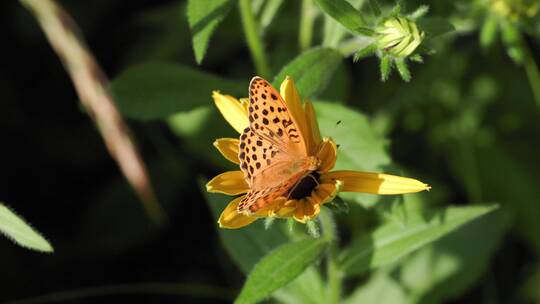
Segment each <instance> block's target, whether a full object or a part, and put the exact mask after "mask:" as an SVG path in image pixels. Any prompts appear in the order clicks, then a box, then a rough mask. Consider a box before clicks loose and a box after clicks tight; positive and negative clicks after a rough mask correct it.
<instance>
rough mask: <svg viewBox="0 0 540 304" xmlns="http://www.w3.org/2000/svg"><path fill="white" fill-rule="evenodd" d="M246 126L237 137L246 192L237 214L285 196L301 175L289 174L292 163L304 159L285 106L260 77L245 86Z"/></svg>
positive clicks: (303, 149)
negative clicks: (246, 99) (247, 124)
mask: <svg viewBox="0 0 540 304" xmlns="http://www.w3.org/2000/svg"><path fill="white" fill-rule="evenodd" d="M249 122H250V124H249V127H248V128H246V129H245V130H244V132H243V133H242V135H241V136H240V149H239V155H238V157H239V159H240V168H241V170H242V171H243V172H244V177H245V178H246V181H247V182H248V184H249V186H250V192H249V193H248V194H247V195H246V197H245V198H244V199H243V200H242V202H241V203H240V204H239V205H238V210H239V212H256V211H257V210H258V209H260V208H262V207H264V206H265V205H266V204H267V203H268V202H270V201H272V200H273V199H275V198H277V197H279V196H281V195H282V194H283V193H284V192H286V191H287V190H288V189H289V188H290V187H291V186H292V185H294V183H295V182H296V181H297V180H298V179H299V178H300V177H301V175H303V174H304V172H301V171H297V170H296V171H295V170H292V168H294V167H295V162H296V161H297V160H298V159H301V158H305V157H307V156H308V153H307V150H306V145H305V140H304V138H303V134H302V133H301V132H300V129H299V128H298V127H297V124H296V122H295V121H294V119H293V117H292V116H291V115H290V114H289V110H288V109H287V104H286V103H285V101H284V100H283V99H282V98H281V96H280V94H279V93H278V92H277V91H276V89H274V88H273V87H272V85H270V84H269V83H268V82H267V81H266V80H264V79H262V78H260V77H254V78H253V79H252V80H251V83H250V85H249ZM248 210H249V211H248Z"/></svg>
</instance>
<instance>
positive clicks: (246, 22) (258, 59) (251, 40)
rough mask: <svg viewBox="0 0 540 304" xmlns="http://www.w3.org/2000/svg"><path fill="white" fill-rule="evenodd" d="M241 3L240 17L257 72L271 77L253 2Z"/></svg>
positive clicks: (241, 0) (241, 1)
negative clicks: (252, 7)
mask: <svg viewBox="0 0 540 304" xmlns="http://www.w3.org/2000/svg"><path fill="white" fill-rule="evenodd" d="M239 1H240V3H239V4H240V15H241V16H242V25H243V27H244V33H245V34H246V39H247V44H248V47H249V51H250V52H251V57H252V58H253V62H254V63H255V70H256V71H257V73H258V74H259V75H260V76H262V77H267V76H269V75H270V68H269V67H268V61H267V58H266V54H265V53H264V49H263V45H262V39H261V35H260V32H259V25H258V24H257V21H256V20H255V16H254V15H253V10H252V9H251V1H249V0H239Z"/></svg>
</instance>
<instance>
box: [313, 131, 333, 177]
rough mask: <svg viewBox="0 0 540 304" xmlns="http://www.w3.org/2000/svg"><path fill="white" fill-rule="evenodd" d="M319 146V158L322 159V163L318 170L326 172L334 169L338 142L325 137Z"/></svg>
mask: <svg viewBox="0 0 540 304" xmlns="http://www.w3.org/2000/svg"><path fill="white" fill-rule="evenodd" d="M319 147H320V148H319V151H318V152H317V158H318V159H319V160H320V161H321V164H320V165H319V169H318V170H317V171H319V172H322V173H326V172H328V171H330V170H332V168H334V165H335V164H336V159H337V148H336V143H335V142H334V141H333V140H332V139H331V138H328V137H325V138H324V139H323V141H322V142H321V145H320V146H319Z"/></svg>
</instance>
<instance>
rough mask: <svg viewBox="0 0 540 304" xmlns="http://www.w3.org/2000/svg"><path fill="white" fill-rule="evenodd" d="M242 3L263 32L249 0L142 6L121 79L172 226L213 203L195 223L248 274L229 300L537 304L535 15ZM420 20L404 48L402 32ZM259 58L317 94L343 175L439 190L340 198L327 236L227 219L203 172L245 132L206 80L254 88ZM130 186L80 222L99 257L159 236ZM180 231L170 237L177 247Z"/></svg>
mask: <svg viewBox="0 0 540 304" xmlns="http://www.w3.org/2000/svg"><path fill="white" fill-rule="evenodd" d="M248 3H249V4H250V5H251V6H250V7H249V9H250V10H251V11H250V12H249V13H251V14H252V17H254V20H255V22H256V25H255V27H253V28H250V26H251V25H250V24H251V23H250V22H249V20H248V22H246V20H245V18H246V15H245V13H246V12H245V10H246V9H247V8H245V7H243V8H242V7H241V6H239V1H231V0H188V1H168V2H167V3H166V4H163V5H157V4H155V5H151V6H149V7H148V8H145V9H144V10H143V11H142V12H141V13H140V14H138V15H133V20H134V21H133V23H134V24H136V25H137V27H138V28H140V29H141V34H140V35H138V36H136V37H137V38H136V39H135V38H133V40H132V42H131V45H130V47H129V48H126V50H125V51H123V53H122V58H121V60H120V61H119V62H120V63H119V68H118V69H119V71H118V72H117V73H116V71H115V73H114V75H112V76H113V77H112V78H113V80H112V82H111V88H112V90H113V93H114V95H115V98H116V101H117V105H118V107H119V109H120V111H121V112H122V114H123V115H124V116H125V117H126V118H128V120H129V122H130V123H131V124H132V125H134V130H135V136H136V137H138V138H140V139H141V145H142V146H143V151H147V150H152V151H153V152H152V153H151V154H152V155H153V156H152V157H151V160H150V166H149V167H150V168H151V171H152V178H153V180H154V182H155V183H156V184H158V187H157V188H158V193H159V195H160V198H161V201H162V203H163V204H164V205H165V206H166V209H167V210H168V211H169V213H170V214H171V215H173V216H172V218H173V220H174V215H175V214H177V213H182V212H183V210H184V209H186V208H187V207H186V205H188V204H197V206H203V207H201V208H205V211H204V212H206V211H208V210H206V208H207V207H208V209H209V211H208V212H206V213H205V214H207V217H206V220H207V221H206V222H204V221H201V222H200V223H197V225H206V226H208V225H212V227H211V229H214V228H215V229H216V231H217V232H215V233H216V234H217V236H218V238H219V240H220V245H218V247H217V248H219V249H218V253H217V256H216V263H218V264H219V265H220V266H221V267H222V269H223V270H221V271H222V272H224V273H225V276H226V277H227V276H230V277H232V278H235V277H238V276H239V274H238V270H239V271H240V273H241V276H240V277H241V279H240V281H235V280H234V279H231V282H228V284H229V285H230V286H232V287H234V288H237V289H238V292H237V294H238V295H239V297H238V298H237V303H253V302H257V301H260V300H263V299H269V300H268V301H270V302H277V303H333V302H334V303H338V302H339V303H347V304H353V303H398V304H399V303H448V302H451V303H454V302H458V303H464V302H465V303H468V302H474V303H477V302H483V303H528V302H538V301H539V300H540V293H539V292H538V289H539V288H540V286H539V284H540V279H539V275H538V273H539V268H538V257H539V254H540V221H539V220H538V219H539V218H540V190H539V188H538V182H539V181H540V174H539V172H540V162H538V161H537V157H538V155H539V153H540V140H539V139H540V124H539V123H538V115H539V114H540V95H539V93H537V92H540V91H539V90H540V77H538V75H539V73H538V68H537V66H536V63H537V62H539V60H540V58H539V56H538V54H540V44H539V41H540V17H539V16H538V14H537V13H535V14H517V13H514V12H513V11H512V13H508V14H506V13H501V5H510V4H512V3H514V2H513V1H512V0H497V1H495V0H493V1H490V0H477V1H423V2H420V1H413V0H410V1H397V2H394V1H390V0H388V1H383V0H380V1H375V0H370V1H362V0H339V1H338V0H304V1H277V0H254V1H248ZM524 3H525V4H522V5H534V3H533V4H528V2H526V1H525V2H524ZM66 5H67V4H66ZM126 5H127V4H126ZM68 8H69V6H68ZM533 8H534V7H533ZM241 10H244V11H241ZM530 11H533V10H532V9H531V10H527V12H530ZM81 15H84V14H81ZM248 17H249V16H248ZM243 18H244V22H242V19H243ZM389 18H398V19H397V20H403V23H400V26H403V27H404V28H400V30H402V31H400V32H399V33H398V34H399V39H398V40H399V41H394V40H395V39H394V38H395V37H391V38H392V39H391V41H390V42H389V41H388V40H382V39H388V36H387V37H386V38H384V37H381V36H380V33H379V34H377V29H380V26H381V25H383V24H384V22H385V21H387V20H389ZM411 24H414V26H417V27H418V28H417V30H415V29H414V27H411ZM82 29H83V32H84V31H85V24H84V23H82ZM420 32H425V35H426V36H425V39H424V37H423V36H422V39H417V40H416V42H418V45H413V46H414V47H411V43H413V41H414V39H413V38H412V36H408V34H407V33H409V34H410V35H413V34H418V37H416V38H419V37H420V35H419V34H420ZM250 33H251V34H250ZM404 33H405V34H404ZM253 34H255V35H253ZM499 34H500V37H499V36H498V35H499ZM250 35H251V36H250ZM497 38H500V39H497ZM403 41H404V42H403ZM416 42H415V43H416ZM399 43H402V44H401V45H400V44H399ZM406 44H408V45H406ZM398 45H400V46H399V48H398ZM407 46H409V48H407ZM404 50H407V51H406V52H404ZM410 62H414V63H415V64H413V65H409V63H410ZM264 66H267V67H268V71H264V70H265V68H264ZM261 67H262V68H261ZM394 68H395V69H396V71H397V73H399V75H400V76H401V78H402V79H400V78H398V77H392V76H391V72H392V70H393V69H394ZM261 69H262V70H263V71H264V72H265V73H268V75H265V76H266V77H267V78H268V80H269V81H271V83H272V84H273V85H274V86H276V87H279V85H280V83H281V81H282V80H283V79H284V78H285V77H286V76H291V77H292V78H293V79H294V80H295V81H296V84H297V86H298V90H299V92H300V94H301V95H302V98H304V99H306V100H307V99H309V100H311V101H313V103H314V106H315V109H316V113H317V117H318V122H319V126H320V129H321V133H322V135H323V136H328V137H332V138H333V139H334V141H335V142H336V143H337V144H338V145H339V148H338V160H337V163H336V169H340V170H341V169H346V170H358V171H369V172H385V173H390V174H396V175H403V176H411V177H414V178H418V179H420V180H422V181H424V182H427V183H429V184H430V185H432V186H433V188H432V190H431V191H430V192H424V193H420V194H412V195H404V196H384V197H383V196H374V195H368V194H357V193H343V194H340V198H339V199H340V201H339V202H336V203H335V206H342V204H343V202H345V203H346V204H347V208H338V209H340V210H342V211H345V210H346V212H331V210H330V208H324V209H325V210H324V211H323V214H324V215H323V217H324V216H326V217H327V218H326V219H325V218H322V219H320V220H318V221H317V222H314V223H312V224H311V225H315V226H313V227H312V228H314V229H320V236H319V237H318V238H314V237H313V235H314V233H311V234H310V233H309V232H308V229H307V227H305V226H304V225H302V224H298V223H296V224H295V223H290V222H287V221H285V220H281V219H276V220H275V221H273V222H267V223H266V225H265V223H264V222H263V221H262V220H259V221H257V222H255V223H253V224H252V225H250V226H248V227H246V228H242V229H240V230H220V229H219V228H218V227H217V224H216V223H215V222H216V221H217V219H218V218H219V214H220V212H221V211H222V210H223V209H224V208H225V206H226V205H227V203H228V202H229V201H230V200H231V199H232V198H230V197H226V196H224V195H220V194H211V193H206V191H205V188H204V181H206V180H207V179H208V178H211V177H212V176H213V175H215V174H217V173H219V172H222V171H225V170H237V169H238V168H235V166H234V165H232V164H230V163H228V162H227V161H225V160H223V159H222V157H221V156H220V155H219V153H218V152H217V151H216V150H215V149H214V147H213V146H212V143H213V141H214V140H215V139H216V138H220V137H238V134H236V133H235V132H234V130H233V129H232V128H230V126H228V125H227V123H226V121H225V120H224V119H223V118H222V117H221V115H220V113H219V112H218V111H217V109H216V108H215V107H214V103H213V101H212V98H211V95H212V91H214V90H218V91H220V92H221V93H223V94H228V95H233V96H235V97H238V98H244V97H247V96H246V95H247V94H248V88H247V87H248V83H249V80H250V79H251V77H253V76H254V75H256V74H257V73H261ZM381 80H382V81H381ZM404 80H405V81H404ZM145 153H148V152H145ZM125 188H127V187H125V185H120V184H119V182H118V181H115V182H111V183H109V184H108V185H107V187H103V188H102V189H101V192H100V193H103V195H94V196H92V200H93V201H95V204H93V205H92V207H91V208H90V207H89V208H88V209H89V210H88V212H87V214H86V215H85V216H84V217H83V218H84V220H83V221H82V222H83V223H84V227H85V228H81V229H80V231H78V233H80V234H79V235H81V236H82V237H83V238H84V239H85V240H91V243H92V244H93V246H90V247H92V248H86V249H85V250H88V252H90V253H91V254H95V255H96V256H106V255H107V254H108V248H116V250H118V251H119V252H127V251H129V250H128V249H129V248H133V247H136V246H143V245H140V244H144V241H142V240H147V239H148V240H150V239H153V238H157V236H156V235H157V234H158V232H156V231H154V230H153V228H148V227H147V226H148V225H149V224H148V223H147V222H144V221H145V219H144V217H143V216H142V214H141V212H140V211H137V210H135V211H134V210H130V209H129V207H127V206H128V205H129V202H131V201H133V200H134V198H133V197H130V196H132V195H129V194H128V195H125V193H127V191H128V190H126V189H125ZM194 188H197V189H194ZM101 196H103V197H101ZM126 196H128V197H130V198H126ZM204 201H206V202H207V204H204ZM9 203H10V204H13V203H12V202H9ZM486 203H490V204H486ZM340 204H341V205H340ZM133 205H135V204H133ZM7 210H9V209H7ZM335 210H337V209H335V208H334V211H335ZM122 217H123V218H122ZM118 218H122V221H123V222H124V225H119V226H117V225H115V219H118ZM0 219H1V214H0ZM184 220H185V219H184ZM100 221H105V222H107V223H108V224H105V225H103V226H101V225H100V224H98V223H99V222H100ZM143 222H144V224H141V223H143ZM190 224H191V225H195V224H193V223H191V222H190ZM193 229H194V230H196V227H195V228H193ZM0 230H1V231H6V229H4V227H3V226H2V223H0ZM317 231H319V230H317ZM182 233H183V232H182ZM182 233H179V232H178V231H174V234H175V236H177V238H178V242H179V243H181V242H184V240H183V239H182V237H183V234H182ZM194 233H195V232H194ZM6 234H8V235H9V233H6ZM315 234H316V233H315ZM12 237H13V238H15V240H16V241H17V238H16V237H14V236H12ZM49 237H50V238H51V239H54V237H55V235H54V233H51V234H49ZM197 237H200V238H209V236H208V235H197ZM81 242H82V241H81ZM21 243H23V245H26V246H28V247H36V246H33V245H32V244H28V243H27V244H24V243H25V242H24V241H22V242H21ZM40 244H41V243H40ZM79 245H80V244H77V245H74V246H73V247H77V246H79ZM40 246H41V247H40ZM80 246H81V248H84V247H83V245H80ZM190 246H191V244H190ZM193 246H194V248H195V249H194V250H199V251H204V250H208V248H203V247H197V245H196V244H195V245H193ZM37 247H40V248H41V249H43V244H41V245H39V246H37ZM38 249H39V248H38ZM229 259H230V261H232V264H231V263H230V261H229ZM508 259H510V260H512V259H515V260H516V261H513V260H512V261H513V262H512V264H511V265H508V264H507V260H508ZM176 271H182V270H181V269H180V270H178V269H177V270H176ZM244 275H245V276H246V278H245V279H244V277H243V276H244ZM243 282H245V285H243V284H244V283H243ZM242 286H243V287H242ZM49 291H53V290H49Z"/></svg>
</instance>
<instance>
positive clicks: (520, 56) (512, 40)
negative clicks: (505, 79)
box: [501, 23, 525, 64]
mask: <svg viewBox="0 0 540 304" xmlns="http://www.w3.org/2000/svg"><path fill="white" fill-rule="evenodd" d="M501 31H502V33H501V34H502V41H503V43H504V45H505V46H506V52H507V53H508V56H509V57H510V58H511V59H512V60H513V61H514V62H515V63H516V64H522V63H523V60H524V59H525V51H524V50H523V37H522V36H521V32H520V31H519V29H518V28H517V27H516V26H515V25H513V24H509V23H504V24H503V25H502V29H501Z"/></svg>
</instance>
